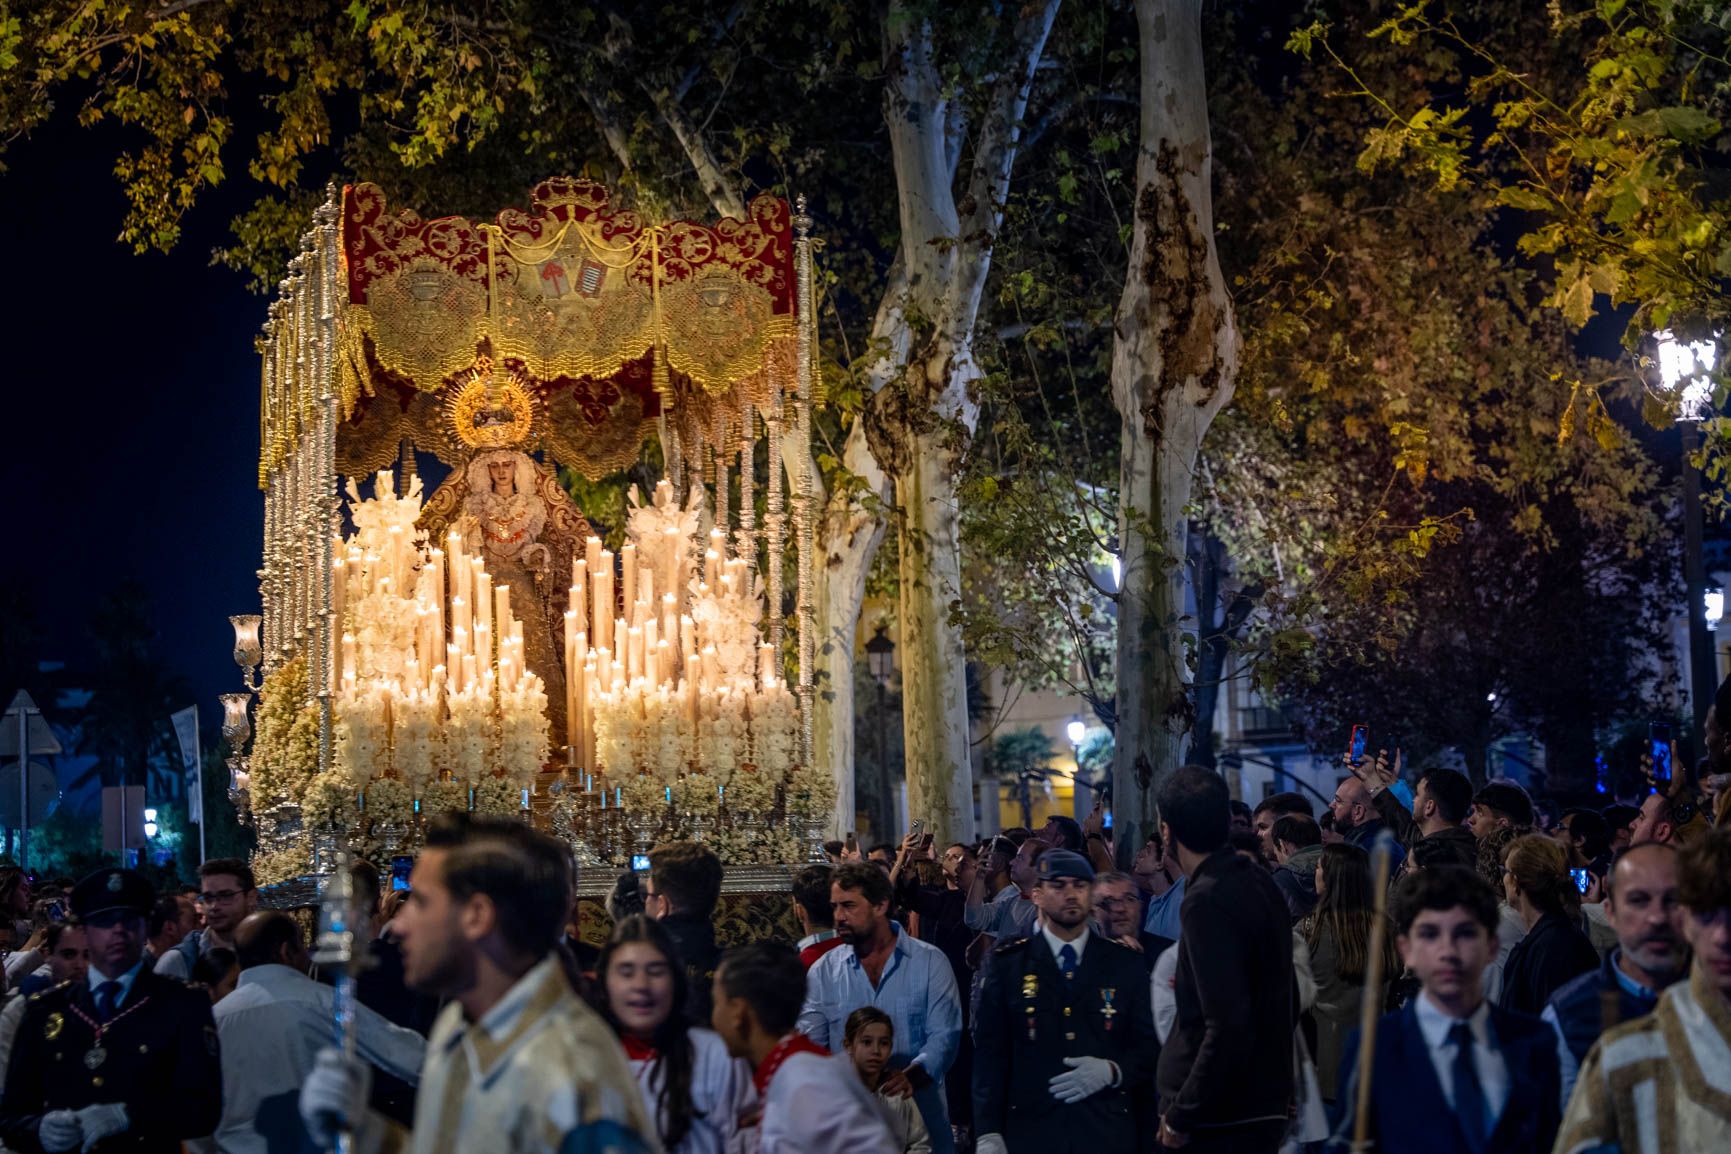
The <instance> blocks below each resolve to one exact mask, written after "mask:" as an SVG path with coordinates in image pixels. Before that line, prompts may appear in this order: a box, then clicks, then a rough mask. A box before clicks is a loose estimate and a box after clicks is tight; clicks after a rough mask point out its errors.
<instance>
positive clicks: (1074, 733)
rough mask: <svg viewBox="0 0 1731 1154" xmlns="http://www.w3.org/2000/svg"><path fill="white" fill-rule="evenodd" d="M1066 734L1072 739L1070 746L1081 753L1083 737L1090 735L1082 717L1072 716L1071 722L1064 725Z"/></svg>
mask: <svg viewBox="0 0 1731 1154" xmlns="http://www.w3.org/2000/svg"><path fill="white" fill-rule="evenodd" d="M1064 736H1065V737H1067V738H1069V739H1070V748H1071V749H1073V750H1075V751H1076V752H1078V753H1080V752H1081V751H1082V739H1083V738H1085V737H1087V736H1088V726H1087V724H1086V723H1085V722H1084V721H1083V720H1082V719H1081V718H1080V717H1072V718H1071V719H1070V724H1068V725H1066V726H1065V727H1064Z"/></svg>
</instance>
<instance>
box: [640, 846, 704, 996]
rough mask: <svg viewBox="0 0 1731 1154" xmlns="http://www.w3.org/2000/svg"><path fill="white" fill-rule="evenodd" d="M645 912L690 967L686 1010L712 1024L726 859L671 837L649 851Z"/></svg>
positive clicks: (643, 885) (645, 882)
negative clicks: (719, 909) (718, 919)
mask: <svg viewBox="0 0 1731 1154" xmlns="http://www.w3.org/2000/svg"><path fill="white" fill-rule="evenodd" d="M641 888H642V891H643V912H644V913H646V914H648V915H649V916H650V917H652V918H654V919H655V920H656V921H658V922H660V923H661V928H662V929H664V930H666V931H667V935H668V937H670V938H672V939H673V947H674V949H676V950H678V951H679V961H680V964H681V965H683V966H684V967H685V977H686V989H687V991H688V993H687V996H686V1001H685V1015H686V1017H687V1018H689V1019H690V1020H691V1023H692V1024H693V1025H700V1026H707V1025H708V1024H709V1009H710V999H711V997H712V993H711V987H712V985H713V984H714V979H715V965H716V963H717V962H718V961H719V960H720V958H721V951H720V950H719V949H718V948H717V947H716V945H715V921H714V919H715V906H716V903H717V902H719V901H720V900H721V859H720V858H718V857H716V856H715V854H714V853H712V852H711V851H710V849H709V847H707V846H705V845H702V844H700V843H698V842H694V841H675V842H668V843H667V844H666V845H661V846H656V847H655V848H654V849H653V850H650V851H649V876H648V877H647V878H644V879H643V881H642V886H641Z"/></svg>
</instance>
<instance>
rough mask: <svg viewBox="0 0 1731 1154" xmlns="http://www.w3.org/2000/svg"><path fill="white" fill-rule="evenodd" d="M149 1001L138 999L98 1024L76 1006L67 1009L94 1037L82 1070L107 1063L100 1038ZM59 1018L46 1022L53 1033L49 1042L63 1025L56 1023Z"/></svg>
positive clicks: (56, 1016) (147, 999)
mask: <svg viewBox="0 0 1731 1154" xmlns="http://www.w3.org/2000/svg"><path fill="white" fill-rule="evenodd" d="M149 1001H150V999H149V998H140V999H138V1001H136V1002H134V1003H133V1004H132V1005H130V1006H128V1007H126V1009H124V1010H122V1011H120V1013H118V1014H116V1015H114V1017H112V1018H110V1019H108V1021H106V1022H98V1021H96V1020H94V1019H93V1018H91V1017H90V1015H89V1014H86V1013H85V1012H84V1011H83V1010H80V1009H79V1008H78V1007H77V1006H68V1007H67V1009H69V1010H71V1011H72V1012H73V1014H74V1015H76V1016H77V1018H78V1020H79V1021H81V1022H83V1023H84V1024H85V1025H86V1026H89V1027H90V1032H91V1033H93V1034H95V1035H96V1037H95V1038H93V1039H91V1043H90V1049H88V1050H86V1051H84V1068H85V1069H86V1070H92V1071H93V1070H96V1069H97V1068H98V1067H100V1066H101V1065H102V1063H104V1062H106V1061H108V1050H107V1048H106V1047H104V1046H103V1044H102V1036H103V1035H104V1034H106V1033H108V1031H110V1030H112V1029H113V1028H114V1024H115V1023H116V1022H118V1021H120V1019H122V1018H124V1017H126V1015H128V1014H130V1013H132V1011H134V1010H137V1009H142V1008H143V1007H144V1005H145V1004H146V1003H147V1002H149ZM59 1017H60V1015H59V1014H55V1015H53V1017H51V1018H49V1020H48V1029H49V1030H51V1031H53V1033H51V1034H49V1039H50V1040H52V1039H53V1038H54V1037H55V1035H57V1034H58V1033H59V1032H60V1027H62V1026H64V1025H65V1022H64V1020H62V1021H60V1022H58V1023H56V1021H55V1019H56V1018H59Z"/></svg>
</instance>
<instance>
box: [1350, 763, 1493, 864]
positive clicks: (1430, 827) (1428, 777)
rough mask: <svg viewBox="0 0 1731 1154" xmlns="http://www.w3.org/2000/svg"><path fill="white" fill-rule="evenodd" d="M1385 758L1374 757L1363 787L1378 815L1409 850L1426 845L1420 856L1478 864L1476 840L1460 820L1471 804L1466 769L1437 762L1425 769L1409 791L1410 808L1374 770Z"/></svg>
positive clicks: (1432, 861)
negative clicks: (1402, 802) (1439, 764)
mask: <svg viewBox="0 0 1731 1154" xmlns="http://www.w3.org/2000/svg"><path fill="white" fill-rule="evenodd" d="M1384 765H1385V763H1384V761H1383V760H1382V759H1381V758H1378V759H1377V764H1376V766H1375V767H1373V768H1372V769H1370V770H1369V771H1368V772H1369V775H1370V776H1368V777H1366V778H1365V789H1366V790H1367V791H1368V792H1369V793H1370V800H1371V804H1372V805H1373V806H1375V807H1376V813H1377V816H1378V817H1380V818H1381V819H1382V820H1383V821H1384V822H1386V823H1387V825H1388V828H1389V829H1390V830H1391V831H1392V832H1393V833H1394V836H1395V838H1396V839H1397V840H1398V841H1399V842H1400V843H1401V845H1403V846H1405V847H1406V848H1407V851H1408V852H1409V853H1411V852H1415V851H1417V849H1418V845H1419V843H1420V842H1423V843H1424V844H1425V852H1424V855H1423V856H1424V859H1425V861H1426V862H1427V863H1429V864H1433V865H1440V864H1449V865H1459V866H1462V867H1464V868H1466V869H1474V868H1476V866H1477V864H1478V842H1477V840H1476V839H1475V838H1474V837H1473V831H1472V830H1470V829H1468V828H1467V827H1466V826H1465V825H1463V824H1462V823H1463V822H1465V821H1466V819H1467V812H1468V811H1469V810H1471V809H1472V806H1473V786H1472V782H1470V781H1468V780H1467V778H1466V775H1465V774H1462V773H1456V772H1455V771H1454V770H1452V769H1443V768H1442V767H1440V766H1438V767H1436V768H1434V769H1427V770H1425V772H1424V775H1423V776H1421V777H1420V778H1419V779H1418V787H1417V788H1416V789H1414V790H1413V795H1412V810H1411V811H1410V812H1409V811H1408V810H1407V808H1406V807H1405V806H1404V805H1402V804H1401V803H1400V799H1399V798H1398V797H1396V796H1395V795H1394V792H1393V791H1392V790H1390V789H1388V788H1387V783H1386V782H1385V781H1384V780H1383V779H1382V778H1381V777H1380V776H1378V775H1377V770H1379V769H1382V768H1383V767H1384Z"/></svg>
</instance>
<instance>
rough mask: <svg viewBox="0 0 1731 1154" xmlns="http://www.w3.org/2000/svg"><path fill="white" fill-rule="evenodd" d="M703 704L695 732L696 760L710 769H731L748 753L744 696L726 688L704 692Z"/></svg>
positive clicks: (714, 771)
mask: <svg viewBox="0 0 1731 1154" xmlns="http://www.w3.org/2000/svg"><path fill="white" fill-rule="evenodd" d="M702 708H703V716H702V718H701V720H700V721H699V722H698V733H697V747H698V763H699V764H701V765H702V766H703V767H704V768H705V769H706V770H708V771H710V772H711V773H717V774H726V773H731V772H733V769H734V767H735V766H737V765H739V764H740V763H741V762H743V761H744V760H745V759H746V756H747V739H748V735H749V733H750V730H749V728H748V727H747V723H746V716H745V697H744V695H742V694H738V693H732V692H728V691H726V690H723V691H722V692H720V693H712V694H705V695H704V700H703V704H702Z"/></svg>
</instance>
